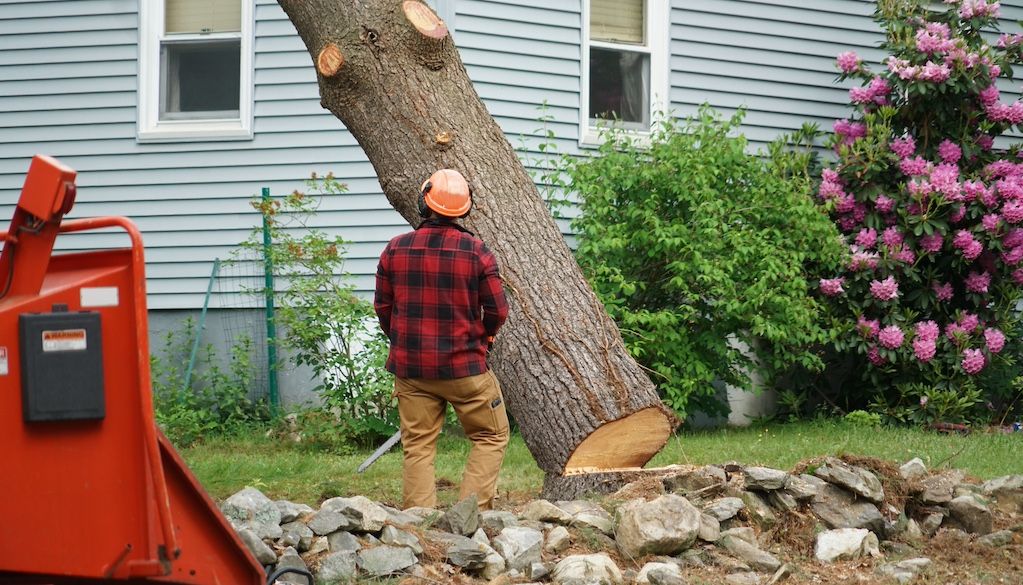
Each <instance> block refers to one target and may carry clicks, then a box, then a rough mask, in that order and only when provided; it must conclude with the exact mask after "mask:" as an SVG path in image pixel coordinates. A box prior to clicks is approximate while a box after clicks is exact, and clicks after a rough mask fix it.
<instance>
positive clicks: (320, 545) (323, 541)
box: [306, 536, 330, 555]
mask: <svg viewBox="0 0 1023 585" xmlns="http://www.w3.org/2000/svg"><path fill="white" fill-rule="evenodd" d="M328 550H330V543H329V542H328V541H327V537H326V536H317V537H315V538H313V542H312V543H311V544H310V545H309V550H307V551H306V554H308V555H318V554H320V553H322V552H327V551H328Z"/></svg>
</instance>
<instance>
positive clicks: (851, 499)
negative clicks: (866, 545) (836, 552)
mask: <svg viewBox="0 0 1023 585" xmlns="http://www.w3.org/2000/svg"><path fill="white" fill-rule="evenodd" d="M810 506H811V509H812V510H813V513H814V514H815V515H816V516H817V517H818V518H820V519H821V521H823V522H824V523H825V524H826V525H827V526H828V527H829V528H867V529H869V530H874V531H877V532H880V531H881V530H884V518H883V517H882V516H881V512H880V511H878V509H877V507H876V506H875V505H874V504H871V503H870V502H867V501H864V500H857V499H856V498H855V496H853V494H851V493H849V492H847V491H845V490H844V489H842V488H840V487H837V486H834V485H831V484H827V485H824V486H823V487H821V489H820V491H819V492H818V493H817V497H816V498H814V500H813V503H812V504H811V505H810Z"/></svg>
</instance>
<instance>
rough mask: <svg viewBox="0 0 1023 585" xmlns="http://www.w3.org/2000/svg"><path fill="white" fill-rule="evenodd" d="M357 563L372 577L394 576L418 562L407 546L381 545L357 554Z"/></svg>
mask: <svg viewBox="0 0 1023 585" xmlns="http://www.w3.org/2000/svg"><path fill="white" fill-rule="evenodd" d="M356 562H357V564H358V565H359V568H360V569H362V571H363V572H365V573H366V574H368V575H369V576H371V577H383V576H386V575H393V574H395V573H400V572H402V571H404V570H405V569H408V568H409V567H411V566H412V565H414V564H416V562H418V559H416V555H415V553H413V552H412V549H410V548H408V547H406V546H390V545H386V544H384V545H380V546H375V547H373V548H365V549H362V550H360V551H359V552H358V553H356Z"/></svg>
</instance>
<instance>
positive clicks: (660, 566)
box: [636, 563, 685, 585]
mask: <svg viewBox="0 0 1023 585" xmlns="http://www.w3.org/2000/svg"><path fill="white" fill-rule="evenodd" d="M636 583H637V585H685V580H684V579H683V578H682V569H681V568H679V566H678V565H676V564H675V563H647V564H645V565H643V568H642V569H640V570H639V574H638V575H636Z"/></svg>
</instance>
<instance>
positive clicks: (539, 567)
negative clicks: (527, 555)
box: [526, 563, 551, 581]
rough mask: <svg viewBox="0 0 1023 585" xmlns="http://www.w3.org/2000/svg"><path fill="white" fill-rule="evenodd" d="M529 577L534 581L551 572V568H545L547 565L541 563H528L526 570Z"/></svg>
mask: <svg viewBox="0 0 1023 585" xmlns="http://www.w3.org/2000/svg"><path fill="white" fill-rule="evenodd" d="M526 574H527V575H529V578H530V579H532V580H534V581H540V580H541V579H543V578H544V577H546V576H547V575H550V574H551V570H550V569H548V568H547V565H545V564H543V563H533V564H531V565H529V570H528V571H526Z"/></svg>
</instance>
